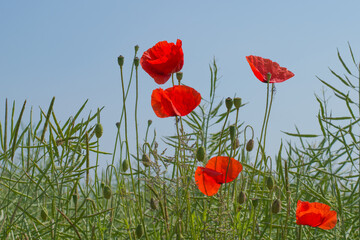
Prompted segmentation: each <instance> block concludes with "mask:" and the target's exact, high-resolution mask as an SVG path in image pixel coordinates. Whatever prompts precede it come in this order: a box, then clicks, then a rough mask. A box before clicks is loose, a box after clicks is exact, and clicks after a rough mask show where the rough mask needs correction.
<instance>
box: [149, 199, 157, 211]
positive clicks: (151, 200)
mask: <svg viewBox="0 0 360 240" xmlns="http://www.w3.org/2000/svg"><path fill="white" fill-rule="evenodd" d="M150 207H151V209H152V210H156V209H157V207H158V202H157V201H156V200H155V198H151V199H150Z"/></svg>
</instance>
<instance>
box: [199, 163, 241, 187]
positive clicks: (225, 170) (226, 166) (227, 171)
mask: <svg viewBox="0 0 360 240" xmlns="http://www.w3.org/2000/svg"><path fill="white" fill-rule="evenodd" d="M229 161H230V162H229ZM205 167H206V168H209V169H212V170H215V171H217V172H220V173H222V174H223V177H222V180H221V183H226V182H227V183H228V182H231V181H233V180H235V179H236V178H237V176H238V175H239V173H240V172H241V171H242V169H243V166H242V165H241V163H240V162H238V161H237V160H235V159H233V158H229V157H221V156H217V157H213V158H211V159H210V160H209V161H208V163H207V164H206V166H205ZM225 176H226V180H225Z"/></svg>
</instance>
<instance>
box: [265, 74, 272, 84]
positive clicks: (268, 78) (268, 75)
mask: <svg viewBox="0 0 360 240" xmlns="http://www.w3.org/2000/svg"><path fill="white" fill-rule="evenodd" d="M270 79H271V73H269V72H268V73H267V74H266V80H267V82H269V81H270Z"/></svg>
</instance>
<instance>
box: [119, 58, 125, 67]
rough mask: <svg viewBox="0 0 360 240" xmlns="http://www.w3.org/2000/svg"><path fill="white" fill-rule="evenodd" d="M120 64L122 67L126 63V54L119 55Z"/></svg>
mask: <svg viewBox="0 0 360 240" xmlns="http://www.w3.org/2000/svg"><path fill="white" fill-rule="evenodd" d="M118 64H119V66H120V67H122V66H123V65H124V56H122V55H120V56H119V57H118Z"/></svg>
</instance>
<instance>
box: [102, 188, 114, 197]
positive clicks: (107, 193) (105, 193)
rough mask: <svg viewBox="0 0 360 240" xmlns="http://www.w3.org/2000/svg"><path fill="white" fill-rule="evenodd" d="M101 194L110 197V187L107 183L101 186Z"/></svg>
mask: <svg viewBox="0 0 360 240" xmlns="http://www.w3.org/2000/svg"><path fill="white" fill-rule="evenodd" d="M103 195H104V198H105V199H110V198H111V195H112V191H111V188H110V187H109V186H108V185H105V186H104V188H103Z"/></svg>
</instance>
